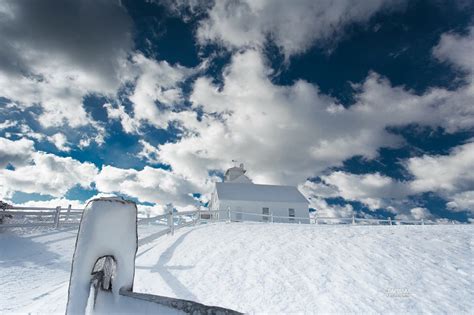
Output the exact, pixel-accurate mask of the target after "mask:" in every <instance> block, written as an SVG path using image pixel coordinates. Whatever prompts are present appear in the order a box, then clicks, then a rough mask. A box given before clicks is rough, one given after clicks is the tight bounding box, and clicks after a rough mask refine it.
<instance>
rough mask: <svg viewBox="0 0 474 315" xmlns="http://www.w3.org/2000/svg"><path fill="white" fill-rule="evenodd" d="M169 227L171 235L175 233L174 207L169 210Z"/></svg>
mask: <svg viewBox="0 0 474 315" xmlns="http://www.w3.org/2000/svg"><path fill="white" fill-rule="evenodd" d="M168 227H169V229H170V233H171V235H174V217H173V209H171V210H169V211H168Z"/></svg>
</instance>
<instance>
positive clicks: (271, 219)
mask: <svg viewBox="0 0 474 315" xmlns="http://www.w3.org/2000/svg"><path fill="white" fill-rule="evenodd" d="M270 222H272V223H273V211H272V213H270Z"/></svg>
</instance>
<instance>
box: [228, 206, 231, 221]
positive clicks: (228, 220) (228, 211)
mask: <svg viewBox="0 0 474 315" xmlns="http://www.w3.org/2000/svg"><path fill="white" fill-rule="evenodd" d="M230 221H231V219H230V207H227V222H230Z"/></svg>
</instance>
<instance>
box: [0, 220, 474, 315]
mask: <svg viewBox="0 0 474 315" xmlns="http://www.w3.org/2000/svg"><path fill="white" fill-rule="evenodd" d="M156 229H157V227H155V226H149V227H141V230H140V231H139V234H140V237H141V238H143V237H145V236H147V235H150V234H151V233H153V232H155V231H156ZM473 232H474V228H473V227H472V226H471V225H462V226H461V225H449V226H448V225H446V226H350V225H349V226H342V225H340V226H322V225H320V226H314V225H312V226H310V225H292V224H260V223H230V224H228V223H215V224H207V225H201V226H197V227H191V228H183V229H182V230H180V231H178V232H177V233H176V234H175V235H174V236H163V237H160V238H157V239H155V240H152V241H151V242H148V243H146V244H144V245H143V246H141V247H140V248H139V250H138V253H137V259H136V277H135V287H134V291H136V292H145V293H153V294H160V295H167V296H172V297H179V298H184V299H191V300H195V301H198V302H202V303H206V304H211V305H219V306H224V307H229V308H233V309H236V310H239V311H242V312H248V313H255V312H257V313H258V312H267V313H275V312H280V313H282V312H283V313H290V312H291V313H293V312H300V313H301V312H309V313H313V312H338V313H340V312H385V311H390V312H422V311H423V312H436V313H439V312H448V313H460V312H461V313H468V312H470V311H472V309H473V308H474V304H473V301H474V290H473V284H474V281H473V280H474V279H473V273H472V270H473V267H474V265H473V259H472V257H473V251H472V247H473V246H472V245H473V238H472V235H473ZM74 233H75V231H74V230H70V229H69V230H62V231H48V232H35V233H33V234H23V235H21V234H20V235H19V234H14V233H13V232H3V233H0V287H1V288H2V294H1V295H0V313H12V312H39V313H51V312H64V309H65V303H66V295H67V283H68V280H69V268H70V259H71V257H72V252H73V246H74V241H75V238H74ZM151 239H153V238H151Z"/></svg>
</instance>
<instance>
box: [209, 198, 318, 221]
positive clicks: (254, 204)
mask: <svg viewBox="0 0 474 315" xmlns="http://www.w3.org/2000/svg"><path fill="white" fill-rule="evenodd" d="M216 199H218V198H216ZM264 207H266V208H269V213H270V214H272V215H273V216H282V217H288V216H289V210H288V209H290V208H291V209H294V210H295V219H294V220H293V221H291V220H290V219H286V218H277V217H274V218H273V222H291V223H293V222H294V223H309V210H308V204H307V203H305V202H264V201H240V200H239V201H237V200H216V201H215V202H214V203H213V207H212V208H213V209H211V210H227V209H228V208H230V210H231V211H237V212H243V213H242V214H237V213H231V219H232V220H235V221H239V220H244V221H260V222H262V221H265V220H268V221H270V220H271V218H266V217H263V216H261V214H262V210H263V208H264ZM219 218H220V219H227V218H228V212H227V211H223V212H220V213H219ZM301 218H303V219H301Z"/></svg>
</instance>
